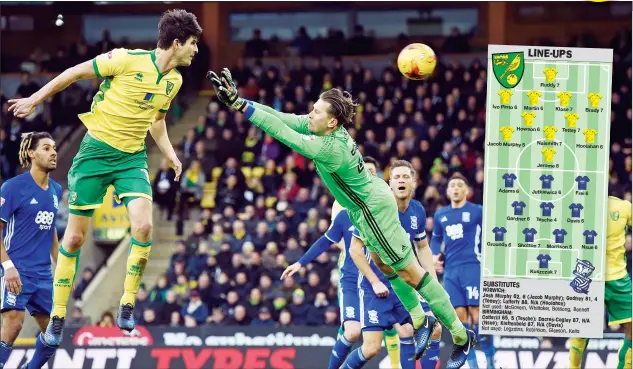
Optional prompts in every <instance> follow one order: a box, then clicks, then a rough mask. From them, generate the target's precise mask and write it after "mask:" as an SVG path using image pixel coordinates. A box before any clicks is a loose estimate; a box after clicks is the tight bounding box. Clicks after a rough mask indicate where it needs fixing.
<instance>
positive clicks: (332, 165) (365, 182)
mask: <svg viewBox="0 0 633 369" xmlns="http://www.w3.org/2000/svg"><path fill="white" fill-rule="evenodd" d="M249 104H250V105H251V106H252V107H251V108H248V110H247V112H246V115H247V117H248V118H249V120H250V121H251V122H252V123H253V124H255V125H256V126H258V127H259V128H261V129H262V130H263V131H264V132H266V133H268V134H270V135H271V136H272V137H274V138H275V139H277V140H278V141H280V142H281V143H283V144H285V145H286V146H288V147H290V148H291V149H293V150H294V151H296V152H298V153H299V154H301V155H303V156H305V157H306V158H308V159H312V160H314V164H315V166H316V169H317V173H318V174H319V177H321V179H322V180H323V182H324V183H325V185H326V186H327V188H328V189H329V190H330V192H331V193H332V196H334V198H335V199H336V200H337V201H338V202H339V203H340V204H341V205H342V206H343V207H344V208H346V209H350V210H354V209H358V208H359V207H360V205H361V204H363V203H365V202H366V200H367V198H368V197H369V196H370V195H371V192H372V187H373V186H374V185H373V184H372V179H371V178H372V177H371V174H370V173H369V171H368V170H366V169H365V162H364V161H363V156H362V155H361V154H360V152H359V151H358V148H357V146H356V142H355V141H354V140H353V139H352V137H351V136H350V135H349V133H347V130H345V128H343V127H342V126H341V127H339V128H338V129H337V130H335V131H334V132H332V133H330V134H328V135H326V136H315V135H313V134H311V133H310V131H309V130H308V116H307V115H295V114H286V113H280V112H277V111H276V110H274V109H272V108H270V107H268V106H265V105H261V104H258V103H255V102H249ZM253 108H254V109H253ZM251 109H252V110H251ZM253 110H254V111H253ZM251 113H252V115H250V114H251ZM249 115H250V117H249Z"/></svg>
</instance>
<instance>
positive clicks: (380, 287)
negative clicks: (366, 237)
mask: <svg viewBox="0 0 633 369" xmlns="http://www.w3.org/2000/svg"><path fill="white" fill-rule="evenodd" d="M357 232H358V231H357V230H355V231H354V235H353V236H352V241H351V244H350V246H349V254H350V255H351V256H352V260H353V261H354V264H355V265H356V267H357V268H358V271H359V272H361V273H362V274H363V276H364V277H365V278H367V280H368V281H369V283H371V286H372V288H373V289H374V292H375V293H376V296H378V297H386V296H387V295H388V294H389V289H387V286H385V285H384V284H383V283H382V282H381V281H380V279H379V278H378V276H377V275H376V273H374V271H373V270H372V269H371V265H369V261H367V258H366V256H365V253H364V252H363V248H364V247H365V244H364V243H363V241H362V240H361V239H360V238H358V237H357Z"/></svg>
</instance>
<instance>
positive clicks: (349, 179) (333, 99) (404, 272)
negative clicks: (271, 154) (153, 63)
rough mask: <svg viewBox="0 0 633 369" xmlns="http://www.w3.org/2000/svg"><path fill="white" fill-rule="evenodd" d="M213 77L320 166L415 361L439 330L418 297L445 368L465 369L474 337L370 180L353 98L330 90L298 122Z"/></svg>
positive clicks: (254, 117)
mask: <svg viewBox="0 0 633 369" xmlns="http://www.w3.org/2000/svg"><path fill="white" fill-rule="evenodd" d="M207 78H208V79H209V80H210V81H211V83H212V84H213V86H214V88H215V90H216V93H217V95H218V99H219V100H220V101H222V102H223V103H224V104H226V105H227V106H229V107H231V108H233V109H235V110H238V111H240V112H242V113H243V114H244V115H245V116H246V118H247V119H248V120H249V121H250V122H251V123H253V124H255V125H256V126H258V127H259V128H261V129H262V130H264V131H265V132H266V133H268V134H270V135H271V136H273V137H274V138H276V139H277V140H279V141H280V142H282V143H283V144H285V145H286V146H288V147H290V148H291V149H293V150H295V151H297V152H298V153H300V154H301V155H303V156H305V157H307V158H309V159H312V160H314V164H315V166H316V169H317V173H318V174H319V176H320V177H321V179H322V180H323V181H324V183H325V185H326V186H327V187H328V189H329V190H330V192H331V193H332V195H333V196H334V198H335V199H336V200H337V201H338V202H339V203H340V204H341V206H343V207H344V208H346V209H348V213H349V216H350V220H351V221H352V224H353V225H354V226H355V227H356V228H357V229H358V230H359V232H360V235H361V237H362V238H363V240H364V241H365V243H366V246H367V248H368V249H369V250H370V251H371V256H372V259H373V260H374V262H375V263H376V265H377V266H378V267H379V268H380V270H381V271H382V272H383V273H385V274H386V275H387V278H388V279H389V280H390V281H391V283H392V285H393V289H394V292H395V293H396V295H397V296H398V298H399V299H400V301H402V304H403V305H404V306H405V308H406V309H407V310H408V311H409V313H410V314H411V318H412V321H413V327H414V329H415V336H414V338H415V344H416V359H419V358H420V357H421V356H422V355H423V354H424V352H425V351H426V349H427V347H428V345H429V344H430V342H431V333H432V332H433V329H434V327H435V324H437V320H436V319H435V318H434V317H433V316H427V315H425V314H424V311H423V310H422V307H421V306H420V303H419V298H418V294H417V293H416V291H418V292H419V293H420V294H421V295H422V297H424V298H425V299H426V301H427V302H428V303H429V305H430V307H431V310H432V311H433V313H434V314H435V316H436V317H437V318H438V319H439V320H440V322H442V324H444V325H445V326H446V327H447V328H448V329H449V331H450V332H451V333H452V336H453V342H454V348H453V351H452V353H451V357H450V359H449V361H448V364H447V368H450V369H453V368H460V367H461V366H462V365H464V363H465V362H466V357H467V356H468V353H469V352H470V350H471V349H474V348H473V345H474V342H475V334H474V333H473V332H472V331H468V330H466V329H465V328H464V326H463V325H462V323H461V322H460V321H459V319H458V318H457V314H456V313H455V309H453V307H452V305H451V303H450V301H449V299H448V294H447V293H446V291H444V289H443V288H442V286H441V285H440V283H439V282H438V281H437V280H435V279H434V278H432V277H431V276H430V275H429V273H428V272H427V271H425V270H424V269H423V268H422V267H421V266H420V264H419V263H418V262H417V261H416V258H415V255H414V253H413V248H412V246H411V242H410V241H409V236H408V234H407V233H406V231H405V230H404V229H403V228H402V226H401V225H400V221H399V219H398V207H397V204H396V200H395V198H394V196H393V193H392V192H391V189H390V188H389V185H388V184H387V183H386V182H385V181H384V180H382V179H379V178H378V177H376V176H372V175H371V174H370V173H369V171H368V170H367V169H366V168H365V163H364V161H363V157H362V155H361V153H360V152H359V151H358V149H357V145H356V142H354V140H353V139H352V138H351V137H350V136H349V134H348V133H347V130H345V128H343V125H344V124H346V123H350V122H351V121H352V118H353V116H354V110H355V107H356V104H354V102H353V101H352V99H351V95H350V94H349V93H348V92H341V91H340V90H338V89H332V90H329V91H327V92H324V93H322V94H321V96H320V99H319V100H318V101H317V102H316V103H315V104H314V109H313V110H312V112H310V114H308V115H300V116H298V115H294V114H284V113H279V112H277V111H275V110H274V109H272V108H270V107H267V106H264V105H261V104H258V103H255V102H251V101H247V100H245V99H243V98H241V97H240V96H239V94H238V90H237V87H236V86H235V83H234V82H233V80H232V77H231V73H230V72H229V70H228V69H224V70H223V71H222V78H220V77H218V76H217V75H216V74H215V73H214V72H209V73H208V74H207ZM424 264H425V266H426V268H427V269H428V268H433V260H432V259H431V260H427V261H425V262H424ZM398 276H400V277H401V278H398ZM412 287H413V288H412Z"/></svg>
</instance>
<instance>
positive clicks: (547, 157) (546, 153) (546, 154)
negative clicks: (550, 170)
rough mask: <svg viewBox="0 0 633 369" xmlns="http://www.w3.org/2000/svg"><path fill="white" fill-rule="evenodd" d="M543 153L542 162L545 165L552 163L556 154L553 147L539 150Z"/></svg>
mask: <svg viewBox="0 0 633 369" xmlns="http://www.w3.org/2000/svg"><path fill="white" fill-rule="evenodd" d="M541 153H543V161H544V162H546V163H551V162H553V161H554V154H556V149H555V148H553V147H545V148H543V150H541Z"/></svg>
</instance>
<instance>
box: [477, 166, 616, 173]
mask: <svg viewBox="0 0 633 369" xmlns="http://www.w3.org/2000/svg"><path fill="white" fill-rule="evenodd" d="M488 169H492V170H511V171H513V172H514V171H515V170H516V168H498V167H488ZM519 171H530V172H542V171H551V172H579V173H604V171H602V170H581V169H548V168H519Z"/></svg>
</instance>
